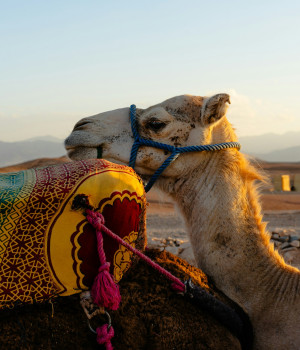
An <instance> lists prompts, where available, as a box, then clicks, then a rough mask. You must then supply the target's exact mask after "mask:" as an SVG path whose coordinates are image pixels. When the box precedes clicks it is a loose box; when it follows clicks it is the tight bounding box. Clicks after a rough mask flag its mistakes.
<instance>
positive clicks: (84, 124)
mask: <svg viewBox="0 0 300 350" xmlns="http://www.w3.org/2000/svg"><path fill="white" fill-rule="evenodd" d="M90 123H91V122H90V121H88V120H83V121H79V122H78V123H76V124H75V126H74V129H73V131H76V130H81V129H83V127H84V126H86V125H88V124H90Z"/></svg>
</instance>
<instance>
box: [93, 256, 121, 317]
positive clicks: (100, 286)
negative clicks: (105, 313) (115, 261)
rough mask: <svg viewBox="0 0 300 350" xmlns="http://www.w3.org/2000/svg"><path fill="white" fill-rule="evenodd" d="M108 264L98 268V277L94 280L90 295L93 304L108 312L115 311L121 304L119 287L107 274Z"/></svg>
mask: <svg viewBox="0 0 300 350" xmlns="http://www.w3.org/2000/svg"><path fill="white" fill-rule="evenodd" d="M109 266H110V264H109V263H107V262H106V263H105V264H104V265H102V266H100V268H99V270H98V275H97V276H96V277H95V279H94V283H93V286H92V289H91V294H92V297H93V300H94V302H95V304H97V305H100V306H104V307H105V308H107V309H110V310H117V309H118V308H119V305H120V302H121V295H120V291H119V286H118V285H117V284H116V283H115V281H114V279H113V276H112V275H111V274H110V273H109Z"/></svg>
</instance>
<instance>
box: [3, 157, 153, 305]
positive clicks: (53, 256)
mask: <svg viewBox="0 0 300 350" xmlns="http://www.w3.org/2000/svg"><path fill="white" fill-rule="evenodd" d="M77 194H85V195H88V196H89V202H90V203H91V205H93V207H94V208H96V209H97V210H98V211H100V212H101V213H102V214H103V216H104V218H105V225H106V226H107V227H108V228H109V229H111V230H112V231H113V232H115V233H116V234H118V235H119V236H121V237H122V238H123V239H124V240H125V241H127V242H129V243H130V244H131V245H133V246H136V247H137V248H139V249H143V248H144V247H145V244H146V238H145V207H146V200H145V193H144V187H143V184H142V182H141V180H140V179H139V177H138V176H137V175H136V173H135V172H134V171H133V170H132V169H131V168H129V167H126V166H121V165H117V164H113V163H110V162H108V161H105V160H102V159H98V160H86V161H78V162H71V163H66V164H61V165H57V166H50V167H45V168H39V169H30V170H26V171H21V172H17V173H8V174H2V175H0V309H1V308H5V307H12V306H14V305H16V304H18V303H32V302H34V301H37V302H41V301H44V300H47V299H49V298H51V297H53V296H55V295H71V294H74V293H78V292H80V291H82V290H86V289H89V287H90V286H91V285H92V283H93V279H94V277H95V276H96V274H97V270H98V267H99V259H98V255H97V249H96V246H97V240H96V236H95V231H94V229H93V227H92V226H91V225H90V224H88V222H87V220H86V219H85V217H84V216H83V215H82V213H81V212H78V211H74V210H72V209H71V205H72V201H73V199H74V197H75V196H76V195H77ZM104 250H105V254H106V257H107V260H108V261H109V262H110V263H111V267H110V272H111V273H112V274H113V275H114V278H115V280H116V282H118V281H119V280H120V279H121V278H122V276H123V274H124V272H125V271H127V270H128V268H129V267H130V265H131V262H132V253H131V252H129V251H128V250H127V249H125V248H124V247H123V246H119V245H118V244H117V243H116V242H114V241H113V240H112V239H111V238H109V237H104Z"/></svg>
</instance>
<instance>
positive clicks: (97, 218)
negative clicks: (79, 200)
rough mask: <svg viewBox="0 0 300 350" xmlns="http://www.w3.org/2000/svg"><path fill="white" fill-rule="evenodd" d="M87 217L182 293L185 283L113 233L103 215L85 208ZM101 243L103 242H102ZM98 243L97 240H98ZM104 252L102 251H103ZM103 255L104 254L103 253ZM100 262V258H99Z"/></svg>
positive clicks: (91, 222) (96, 227)
mask: <svg viewBox="0 0 300 350" xmlns="http://www.w3.org/2000/svg"><path fill="white" fill-rule="evenodd" d="M86 214H87V219H88V221H89V223H90V224H91V225H93V226H94V228H95V229H96V231H100V232H104V233H106V234H107V235H108V236H110V237H111V238H113V239H114V240H116V241H117V242H118V243H119V244H122V245H123V246H124V247H125V248H127V249H128V250H130V251H131V252H133V253H134V254H136V255H137V256H138V257H139V258H141V259H142V260H144V261H145V262H146V263H147V264H148V265H150V266H152V267H153V268H154V269H155V270H157V271H158V272H159V273H160V274H162V275H164V276H165V277H166V278H167V279H169V280H170V281H172V282H173V284H172V287H173V288H174V289H175V290H176V291H177V292H180V293H183V292H184V291H185V285H184V283H183V282H182V281H181V280H180V279H179V278H177V277H175V276H173V275H172V274H171V273H170V272H168V271H167V270H165V269H164V268H163V267H161V266H159V265H158V264H156V263H155V262H154V261H152V260H151V259H150V258H148V256H146V255H144V254H143V253H141V252H140V251H139V250H137V249H135V248H133V247H132V246H131V245H130V244H128V243H127V242H125V241H124V240H123V239H122V238H121V237H119V236H118V235H116V234H115V233H113V232H112V231H111V230H110V229H108V228H107V227H106V226H105V225H104V217H103V215H102V214H101V213H99V212H94V211H92V210H90V209H87V210H86ZM102 244H103V243H102ZM98 245H99V242H98ZM103 253H104V251H103ZM104 256H105V255H104ZM100 262H101V260H100Z"/></svg>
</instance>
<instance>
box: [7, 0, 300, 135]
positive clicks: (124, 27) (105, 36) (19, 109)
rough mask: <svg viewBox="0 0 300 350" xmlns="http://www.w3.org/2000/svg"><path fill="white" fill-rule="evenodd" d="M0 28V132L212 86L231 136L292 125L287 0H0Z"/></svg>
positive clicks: (294, 80) (297, 22)
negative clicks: (227, 101)
mask: <svg viewBox="0 0 300 350" xmlns="http://www.w3.org/2000/svg"><path fill="white" fill-rule="evenodd" d="M0 35H1V45H0V62H1V64H0V141H19V140H25V139H29V138H32V137H36V136H43V135H52V136H55V137H58V138H61V139H63V138H65V137H67V136H68V134H69V133H70V132H71V130H72V128H73V126H74V124H75V123H76V122H77V121H78V120H79V119H81V118H83V117H87V116H90V115H94V114H98V113H100V112H104V111H107V110H112V109H116V108H120V107H127V106H130V105H131V104H133V103H134V104H136V105H137V106H138V107H140V108H144V107H148V106H151V105H153V104H156V103H159V102H161V101H163V100H165V99H167V98H170V97H173V96H176V95H182V94H192V95H200V96H208V95H212V94H214V93H220V92H227V93H229V94H230V95H231V102H232V104H231V106H230V109H229V111H228V118H229V120H230V121H231V122H232V123H233V125H234V126H235V127H236V129H237V134H238V135H239V136H246V135H260V134H264V133H284V132H287V131H300V114H299V110H300V98H299V97H300V2H299V1H298V0H295V1H294V0H286V1H277V0H272V1H268V0H259V1H257V0H254V1H249V0H247V1H243V0H238V1H234V0H226V1H224V0H218V1H217V0H212V1H202V0H199V1H189V0H186V1H182V0H181V1H177V0H173V1H171V0H151V1H144V0H139V1H135V0H134V1H131V0H126V1H125V0H123V1H120V0H114V1H107V0H105V1H102V0H97V1H96V0H94V1H92V0H84V1H83V0H82V1H79V0H72V1H68V0H59V1H57V0H51V1H40V0H38V1H32V0H26V1H24V0H11V1H4V0H0Z"/></svg>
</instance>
